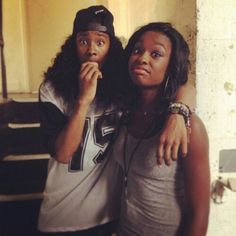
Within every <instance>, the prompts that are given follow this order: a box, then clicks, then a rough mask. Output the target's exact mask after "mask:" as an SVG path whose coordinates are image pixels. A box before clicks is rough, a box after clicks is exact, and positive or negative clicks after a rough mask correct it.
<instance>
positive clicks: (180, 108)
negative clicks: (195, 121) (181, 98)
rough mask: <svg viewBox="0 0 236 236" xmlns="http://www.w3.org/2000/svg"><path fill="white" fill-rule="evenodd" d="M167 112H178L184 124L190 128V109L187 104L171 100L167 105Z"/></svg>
mask: <svg viewBox="0 0 236 236" xmlns="http://www.w3.org/2000/svg"><path fill="white" fill-rule="evenodd" d="M167 112H168V113H169V114H178V115H181V116H182V117H183V118H184V122H185V126H186V127H187V128H190V126H191V124H190V118H191V113H192V112H191V110H190V108H189V107H188V105H186V104H184V103H181V102H171V103H170V104H169V106H168V109H167Z"/></svg>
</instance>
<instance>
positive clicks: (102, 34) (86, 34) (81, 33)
mask: <svg viewBox="0 0 236 236" xmlns="http://www.w3.org/2000/svg"><path fill="white" fill-rule="evenodd" d="M93 32H95V33H96V34H97V35H98V36H103V37H106V36H108V35H107V34H106V33H103V32H100V31H93ZM88 35H89V32H88V31H85V32H78V34H77V36H88Z"/></svg>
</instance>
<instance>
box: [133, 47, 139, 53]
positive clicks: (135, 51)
mask: <svg viewBox="0 0 236 236" xmlns="http://www.w3.org/2000/svg"><path fill="white" fill-rule="evenodd" d="M140 52H141V49H140V48H138V47H136V48H134V49H133V51H132V54H133V55H135V54H139V53H140Z"/></svg>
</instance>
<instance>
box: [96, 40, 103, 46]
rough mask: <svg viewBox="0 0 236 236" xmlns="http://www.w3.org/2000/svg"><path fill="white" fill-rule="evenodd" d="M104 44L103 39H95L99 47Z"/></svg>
mask: <svg viewBox="0 0 236 236" xmlns="http://www.w3.org/2000/svg"><path fill="white" fill-rule="evenodd" d="M104 44H105V41H104V40H102V39H100V40H98V41H97V45H98V46H99V47H102V46H103V45H104Z"/></svg>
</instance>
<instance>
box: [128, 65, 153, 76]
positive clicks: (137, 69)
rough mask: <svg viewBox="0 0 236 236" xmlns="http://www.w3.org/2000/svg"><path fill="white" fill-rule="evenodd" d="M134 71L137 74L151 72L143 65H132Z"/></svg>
mask: <svg viewBox="0 0 236 236" xmlns="http://www.w3.org/2000/svg"><path fill="white" fill-rule="evenodd" d="M132 73H133V74H135V75H147V74H150V71H149V70H148V69H147V68H145V67H142V66H134V67H132Z"/></svg>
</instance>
